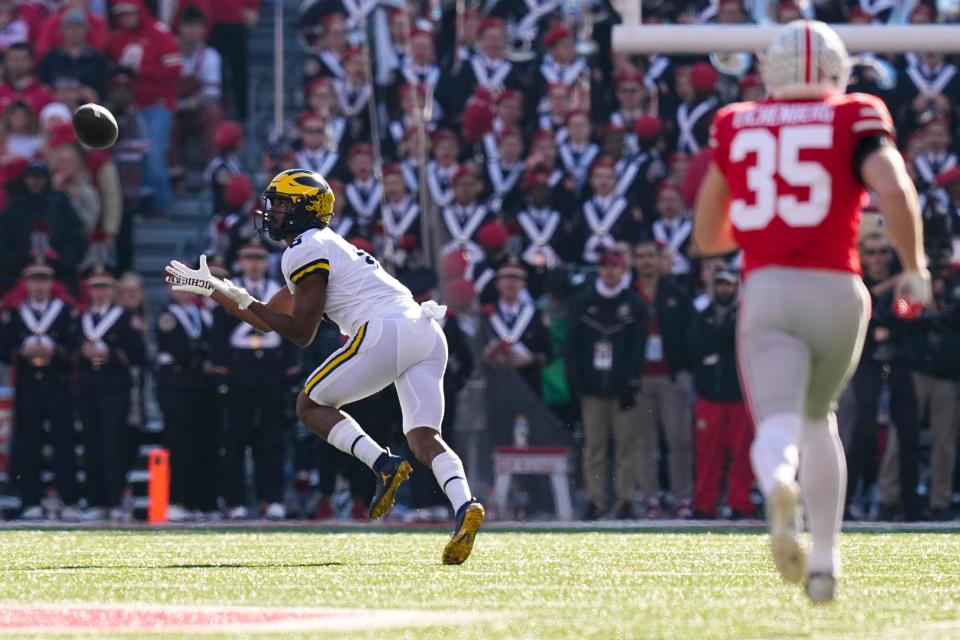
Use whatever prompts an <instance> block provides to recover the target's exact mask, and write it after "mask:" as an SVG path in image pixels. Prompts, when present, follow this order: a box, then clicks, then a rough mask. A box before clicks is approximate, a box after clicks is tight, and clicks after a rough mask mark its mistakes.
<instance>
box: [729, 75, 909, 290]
mask: <svg viewBox="0 0 960 640" xmlns="http://www.w3.org/2000/svg"><path fill="white" fill-rule="evenodd" d="M870 136H887V137H892V136H893V121H892V119H891V117H890V113H889V112H888V111H887V107H886V106H885V105H884V103H883V102H882V101H881V100H880V99H879V98H876V97H874V96H870V95H865V94H850V95H838V96H832V97H829V98H826V99H821V100H814V101H807V100H802V101H801V100H773V99H769V100H765V101H763V102H743V103H737V104H732V105H729V106H727V107H725V108H724V109H721V110H720V111H719V112H718V113H717V115H716V118H715V119H714V122H713V128H712V129H711V135H710V146H711V149H712V152H713V161H714V163H715V164H716V166H717V168H718V169H719V170H720V171H721V172H722V173H723V175H724V176H726V179H727V183H728V184H729V186H730V222H731V224H732V226H733V235H734V238H735V239H736V241H737V243H738V244H739V245H740V247H741V248H742V249H743V251H744V274H746V273H747V272H749V271H751V270H753V269H758V268H760V267H764V266H770V265H780V266H787V267H797V268H807V269H827V270H832V271H847V272H853V273H860V257H859V253H858V251H857V230H858V227H859V225H860V216H861V207H862V206H863V203H864V200H865V198H866V191H865V189H864V186H863V184H862V183H861V182H860V179H859V177H858V168H857V167H856V166H854V163H855V160H854V155H855V152H856V149H857V146H858V144H859V143H860V141H861V140H863V139H864V138H866V137H870Z"/></svg>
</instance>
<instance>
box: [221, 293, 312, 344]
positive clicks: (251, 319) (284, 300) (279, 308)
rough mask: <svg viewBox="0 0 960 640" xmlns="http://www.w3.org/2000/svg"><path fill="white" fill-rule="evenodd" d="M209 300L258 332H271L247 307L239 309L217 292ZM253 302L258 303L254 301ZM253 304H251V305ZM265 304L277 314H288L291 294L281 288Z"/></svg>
mask: <svg viewBox="0 0 960 640" xmlns="http://www.w3.org/2000/svg"><path fill="white" fill-rule="evenodd" d="M210 298H211V299H212V300H213V301H214V302H216V303H217V304H219V305H220V306H221V307H223V308H224V309H225V310H226V311H228V312H230V313H231V314H233V315H234V316H236V317H238V318H240V319H241V320H243V321H244V322H246V323H248V324H250V325H253V326H254V327H256V328H257V329H259V330H260V331H264V332H266V333H270V332H271V331H273V329H272V328H271V327H270V325H268V324H267V323H266V322H264V321H263V320H261V319H260V317H259V316H257V315H256V314H255V313H254V312H253V311H251V310H250V307H249V306H248V307H247V308H245V309H241V308H240V307H238V306H237V303H236V302H234V301H233V299H231V298H228V297H227V296H226V295H224V294H223V293H221V292H220V291H218V290H214V292H213V294H212V295H211V296H210ZM253 302H259V301H258V300H254V301H253ZM253 302H251V305H252V304H253ZM265 304H266V306H268V307H269V308H271V309H273V310H274V311H276V312H278V313H286V314H289V313H290V312H291V310H292V309H293V294H291V293H290V290H289V289H287V288H286V287H283V288H282V289H278V290H277V292H276V293H275V294H273V297H271V298H270V300H268V301H267V302H266V303H265Z"/></svg>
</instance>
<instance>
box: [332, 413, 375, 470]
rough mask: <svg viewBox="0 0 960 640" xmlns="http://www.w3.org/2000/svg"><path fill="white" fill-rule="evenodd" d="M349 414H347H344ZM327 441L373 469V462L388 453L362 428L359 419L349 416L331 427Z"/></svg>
mask: <svg viewBox="0 0 960 640" xmlns="http://www.w3.org/2000/svg"><path fill="white" fill-rule="evenodd" d="M344 415H347V414H344ZM327 442H329V443H330V444H332V445H333V446H335V447H336V448H337V449H340V451H343V452H344V453H349V454H350V455H352V456H353V457H354V458H357V459H358V460H360V461H361V462H363V464H365V465H367V466H368V467H370V468H371V469H373V463H374V462H376V461H377V458H379V457H380V456H381V455H382V454H384V453H386V452H385V451H384V450H383V447H381V446H380V445H378V444H377V443H376V441H374V439H373V438H371V437H370V436H368V435H367V434H366V432H365V431H364V430H363V429H361V428H360V425H359V424H357V421H356V420H354V419H353V418H351V417H350V416H347V417H346V418H344V419H343V420H341V421H340V422H338V423H337V424H335V425H333V429H330V435H328V436H327Z"/></svg>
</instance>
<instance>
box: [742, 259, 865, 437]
mask: <svg viewBox="0 0 960 640" xmlns="http://www.w3.org/2000/svg"><path fill="white" fill-rule="evenodd" d="M869 316H870V294H869V292H868V291H867V288H866V286H864V284H863V281H862V280H861V279H860V277H859V276H857V275H854V274H851V273H843V272H839V271H825V270H814V269H791V268H787V267H766V268H763V269H759V270H757V271H754V272H752V273H750V274H749V275H748V276H747V280H746V284H745V285H744V289H743V297H742V299H741V302H740V318H739V328H738V331H739V334H738V336H737V339H738V340H737V341H738V356H739V361H740V378H741V381H742V383H743V391H744V396H745V397H746V399H747V402H748V405H749V407H750V411H751V413H752V414H753V418H754V421H755V423H756V424H757V426H758V427H760V426H761V425H762V422H763V421H764V420H765V419H766V418H769V417H770V416H772V415H776V414H778V413H790V414H796V415H800V416H801V417H802V418H803V419H804V421H805V422H807V423H809V422H813V421H822V420H824V419H826V417H827V415H828V414H829V413H830V412H831V411H834V410H835V409H836V403H837V398H838V396H839V395H840V392H841V391H842V390H843V388H844V387H845V386H846V384H847V382H848V381H849V379H850V376H851V375H853V371H854V369H855V368H856V365H857V363H858V362H859V360H860V352H861V351H862V349H863V340H864V336H865V334H866V330H867V322H868V319H869Z"/></svg>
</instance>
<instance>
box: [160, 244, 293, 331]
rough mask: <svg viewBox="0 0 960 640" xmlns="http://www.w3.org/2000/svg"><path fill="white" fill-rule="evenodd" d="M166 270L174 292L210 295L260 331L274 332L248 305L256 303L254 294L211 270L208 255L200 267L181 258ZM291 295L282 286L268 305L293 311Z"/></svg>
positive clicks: (171, 262) (286, 311)
mask: <svg viewBox="0 0 960 640" xmlns="http://www.w3.org/2000/svg"><path fill="white" fill-rule="evenodd" d="M165 271H166V273H167V275H166V278H165V279H166V282H167V284H169V285H170V288H171V289H173V290H174V291H186V292H188V293H193V294H196V295H198V296H206V297H208V298H210V299H212V300H213V301H214V302H216V303H217V304H219V305H220V306H221V307H223V308H224V309H226V310H227V311H229V312H230V313H232V314H233V315H235V316H236V317H238V318H240V319H241V320H243V321H244V322H248V323H250V324H251V325H253V326H254V327H256V328H257V329H259V330H260V331H266V332H270V331H273V329H271V328H270V327H269V326H268V325H267V324H266V323H265V322H263V321H262V320H261V319H260V318H259V317H257V316H256V315H255V314H253V313H252V312H251V311H248V310H247V307H248V306H249V305H250V303H251V302H253V297H252V296H251V295H250V294H249V293H247V291H246V290H245V289H242V288H240V287H237V286H236V285H234V284H233V283H232V282H230V281H229V280H226V281H222V280H220V279H219V278H216V277H214V276H213V275H212V274H211V273H210V268H209V267H208V266H207V256H205V255H201V256H200V264H199V267H198V268H196V269H191V268H190V267H188V266H187V265H185V264H183V263H182V262H180V261H179V260H171V261H170V264H168V265H167V267H166V269H165ZM283 294H286V295H283ZM290 297H291V296H290V292H289V291H287V290H286V289H282V290H280V291H278V292H277V294H275V295H274V296H273V298H271V299H270V302H269V303H268V305H269V306H270V307H271V308H274V309H276V310H278V311H280V312H282V313H289V312H290V309H291V307H292V305H291V303H290Z"/></svg>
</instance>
